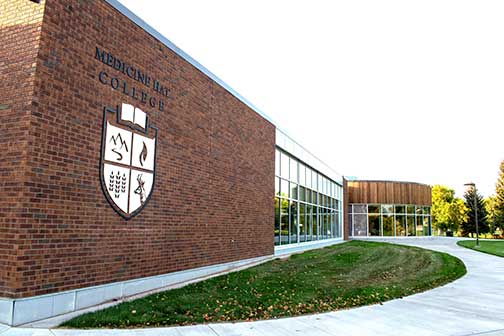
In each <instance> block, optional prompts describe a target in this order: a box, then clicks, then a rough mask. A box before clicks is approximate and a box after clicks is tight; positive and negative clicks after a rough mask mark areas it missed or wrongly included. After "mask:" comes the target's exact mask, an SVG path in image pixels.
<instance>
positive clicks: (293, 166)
mask: <svg viewBox="0 0 504 336" xmlns="http://www.w3.org/2000/svg"><path fill="white" fill-rule="evenodd" d="M290 180H291V181H292V182H296V183H297V182H298V163H297V161H296V160H294V159H291V160H290Z"/></svg>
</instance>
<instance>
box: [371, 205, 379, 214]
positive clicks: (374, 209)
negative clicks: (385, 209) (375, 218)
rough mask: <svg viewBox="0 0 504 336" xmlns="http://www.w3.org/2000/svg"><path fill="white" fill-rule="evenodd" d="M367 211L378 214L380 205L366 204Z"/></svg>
mask: <svg viewBox="0 0 504 336" xmlns="http://www.w3.org/2000/svg"><path fill="white" fill-rule="evenodd" d="M368 213H370V214H379V213H380V206H379V205H376V204H368Z"/></svg>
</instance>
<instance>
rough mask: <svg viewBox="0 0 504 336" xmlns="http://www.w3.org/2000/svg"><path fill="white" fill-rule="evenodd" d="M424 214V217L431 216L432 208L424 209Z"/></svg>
mask: <svg viewBox="0 0 504 336" xmlns="http://www.w3.org/2000/svg"><path fill="white" fill-rule="evenodd" d="M423 214H424V215H430V208H429V207H423Z"/></svg>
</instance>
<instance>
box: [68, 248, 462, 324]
mask: <svg viewBox="0 0 504 336" xmlns="http://www.w3.org/2000/svg"><path fill="white" fill-rule="evenodd" d="M465 273H466V269H465V266H464V264H463V263H462V261H460V260H459V259H457V258H455V257H453V256H450V255H448V254H445V253H440V252H434V251H429V250H425V249H421V248H417V247H409V246H402V245H394V244H387V243H378V242H363V241H351V242H347V243H343V244H338V245H333V246H331V247H326V248H322V249H318V250H312V251H308V252H305V253H302V254H297V255H293V256H291V257H290V258H288V259H284V260H281V259H276V260H273V261H270V262H267V263H265V264H262V265H259V266H255V267H252V268H249V269H246V270H243V271H239V272H235V273H230V274H227V275H222V276H219V277H215V278H212V279H209V280H205V281H202V282H199V283H194V284H190V285H187V286H185V287H182V288H178V289H173V290H170V291H166V292H162V293H158V294H153V295H150V296H147V297H145V298H141V299H137V300H134V301H131V302H125V303H121V304H119V305H117V306H114V307H111V308H108V309H105V310H102V311H98V312H94V313H88V314H85V315H82V316H79V317H76V318H74V319H72V320H70V321H68V322H66V323H64V324H63V325H62V326H64V327H71V328H130V327H153V326H169V325H186V324H195V323H205V322H216V321H236V320H256V319H270V318H277V317H284V316H296V315H302V314H310V313H317V312H326V311H333V310H338V309H344V308H350V307H356V306H363V305H369V304H375V303H380V302H383V301H387V300H391V299H394V298H400V297H403V296H406V295H411V294H414V293H418V292H421V291H425V290H427V289H431V288H434V287H437V286H440V285H443V284H446V283H448V282H451V281H453V280H455V279H457V278H459V277H461V276H463V275H464V274H465Z"/></svg>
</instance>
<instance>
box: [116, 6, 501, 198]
mask: <svg viewBox="0 0 504 336" xmlns="http://www.w3.org/2000/svg"><path fill="white" fill-rule="evenodd" d="M120 2H121V3H122V4H124V5H125V6H126V7H128V8H129V9H130V10H131V11H133V12H134V13H135V14H136V15H138V16H139V17H140V18H142V19H143V20H144V21H146V22H147V23H148V24H149V25H151V26H152V27H153V28H155V29H156V30H157V31H159V32H160V33H161V34H162V35H164V36H165V37H166V38H168V39H169V40H170V41H172V42H173V43H174V44H176V45H177V46H178V47H179V48H181V49H182V50H184V51H185V52H186V53H188V54H189V55H191V56H192V57H193V58H194V59H196V60H197V61H198V62H199V63H201V64H202V65H203V66H205V67H206V68H207V69H209V70H210V71H211V72H213V73H214V74H215V75H217V76H218V77H219V78H220V79H222V80H223V81H224V82H226V83H227V84H228V85H229V86H230V87H232V88H233V89H234V90H236V91H237V92H239V93H240V94H241V95H242V96H244V97H245V98H246V99H248V100H249V101H251V102H252V103H253V104H254V105H255V106H257V107H258V108H259V109H260V110H261V111H262V112H264V113H265V114H266V115H268V116H269V117H270V118H271V119H272V120H273V121H274V122H275V124H276V125H277V126H278V127H279V128H280V129H282V130H283V131H285V132H286V133H287V134H289V135H290V136H291V137H292V138H293V139H295V140H296V141H297V142H298V143H300V144H301V145H302V146H303V147H305V148H307V149H308V150H309V151H310V152H312V153H313V154H314V155H315V156H317V157H319V158H320V159H321V160H322V161H324V162H326V163H327V164H328V165H329V166H331V167H332V168H333V169H334V170H336V171H337V172H339V173H340V174H343V175H345V176H353V177H357V178H359V179H378V180H398V181H414V182H421V183H427V184H430V185H434V184H443V185H447V186H449V187H451V188H453V189H455V190H456V192H457V194H458V195H459V196H462V193H463V191H464V186H463V185H464V183H467V182H474V183H476V185H477V187H478V189H479V191H480V192H481V193H482V194H483V195H484V196H489V195H491V194H493V193H494V192H495V182H496V180H497V177H498V171H499V164H500V162H501V161H502V160H504V132H502V131H503V130H504V123H503V121H504V112H503V111H504V43H503V38H504V20H503V19H502V18H503V17H504V2H503V1H501V0H498V1H491V0H488V1H465V0H456V1H445V0H435V1H432V0H423V1H405V0H400V1H389V0H380V1H376V0H370V1H364V0H355V1H329V0H327V1H321V0H312V1H297V0H275V1H271V0H269V1H266V0H254V1H243V0H242V1H236V0H234V1H232V0H212V1H204V0H184V1H171V0H147V1H138V0H120Z"/></svg>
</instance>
